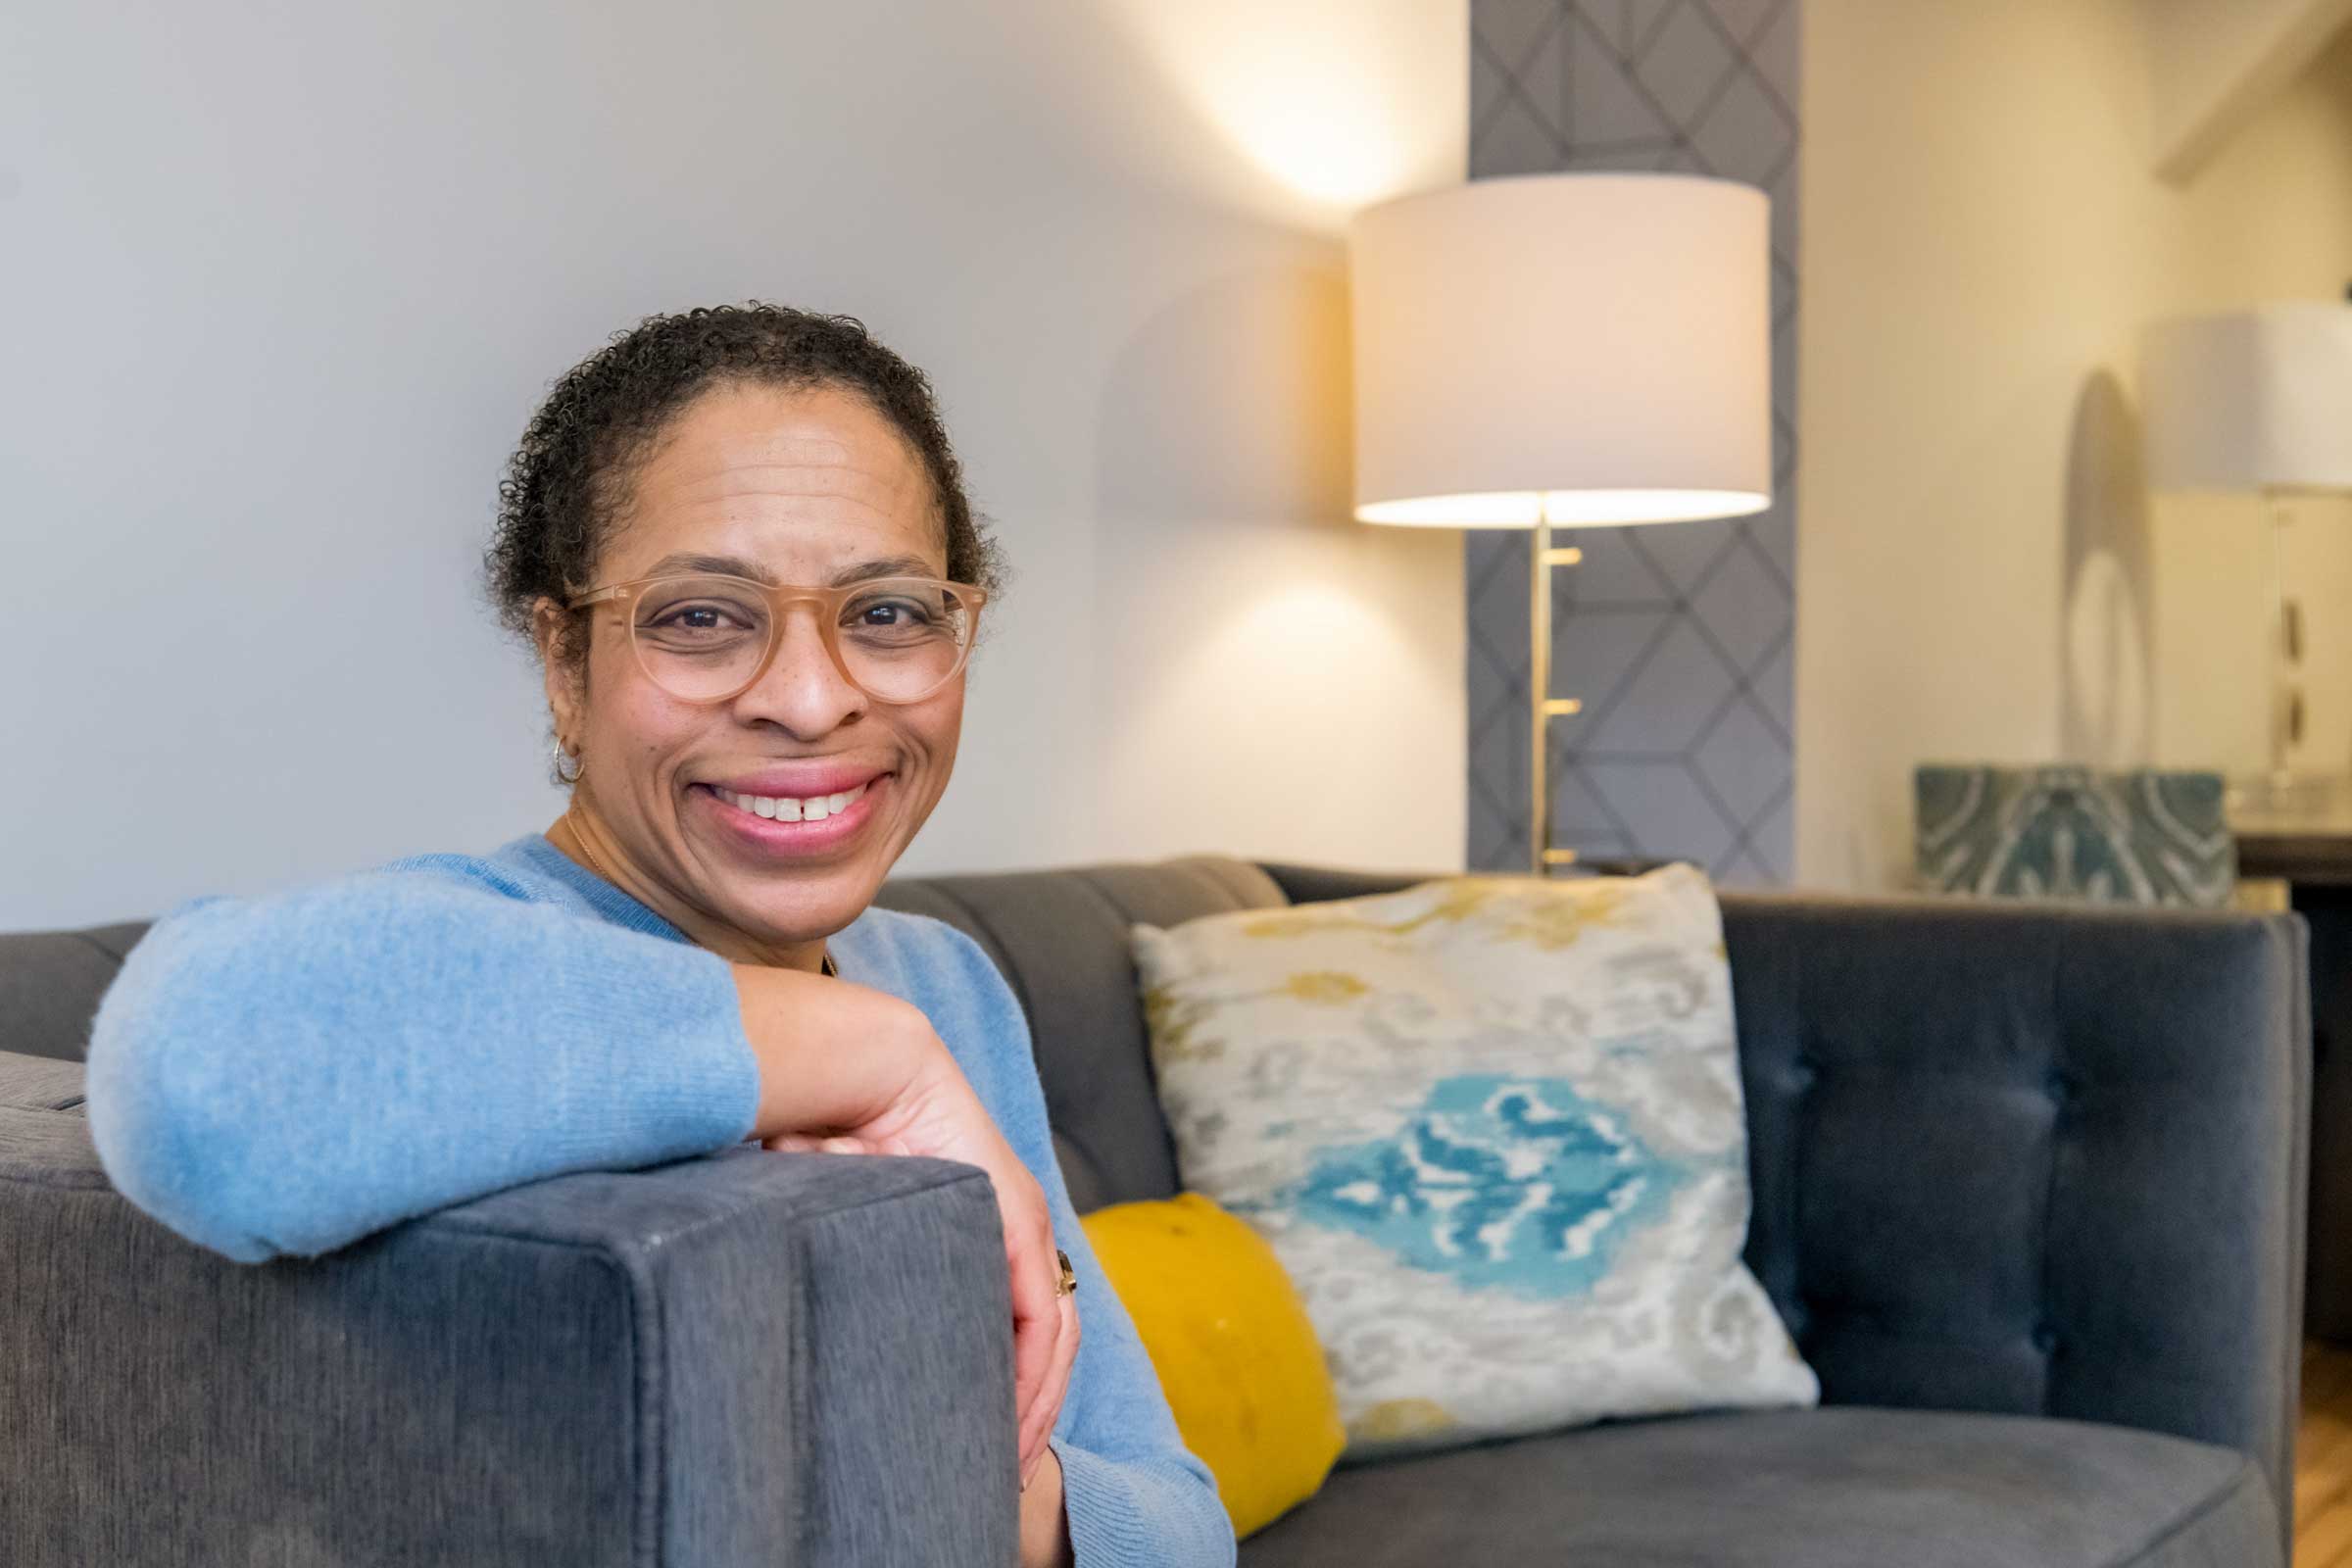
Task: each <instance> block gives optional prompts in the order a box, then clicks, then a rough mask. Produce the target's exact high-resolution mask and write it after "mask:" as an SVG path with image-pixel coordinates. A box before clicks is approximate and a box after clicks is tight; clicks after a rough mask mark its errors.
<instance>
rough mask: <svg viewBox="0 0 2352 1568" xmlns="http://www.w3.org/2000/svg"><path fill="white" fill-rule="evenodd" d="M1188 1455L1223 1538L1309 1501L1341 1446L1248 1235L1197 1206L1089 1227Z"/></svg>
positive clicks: (1284, 1279)
mask: <svg viewBox="0 0 2352 1568" xmlns="http://www.w3.org/2000/svg"><path fill="white" fill-rule="evenodd" d="M1083 1223H1084V1224H1085V1226H1086V1239H1087V1241H1088V1242H1089V1243H1091V1244H1092V1245H1093V1247H1094V1249H1095V1257H1096V1259H1097V1261H1099V1262H1100V1263H1101V1264H1102V1265H1103V1272H1104V1273H1105V1274H1107V1275H1109V1276H1110V1283H1111V1286H1112V1288H1113V1289H1114V1290H1116V1291H1117V1292H1118V1293H1119V1299H1120V1300H1121V1301H1123V1302H1125V1303H1126V1306H1127V1311H1128V1314H1129V1315H1130V1316H1132V1317H1133V1318H1134V1319H1135V1329H1136V1332H1137V1333H1138V1334H1139V1335H1141V1336H1142V1337H1143V1341H1144V1349H1145V1350H1146V1352H1148V1353H1149V1354H1150V1355H1151V1357H1152V1369H1153V1370H1154V1371H1156V1372H1157V1373H1158V1374H1159V1386H1160V1388H1161V1389H1162V1390H1164V1391H1165V1392H1166V1394H1167V1397H1168V1405H1169V1407H1170V1408H1171V1409H1173V1410H1174V1411H1175V1412H1176V1430H1177V1431H1178V1432H1180V1433H1182V1434H1183V1435H1184V1445H1185V1446H1186V1447H1188V1448H1190V1449H1192V1450H1193V1452H1194V1453H1195V1454H1197V1455H1199V1456H1200V1459H1201V1463H1203V1464H1205V1465H1207V1466H1208V1468H1209V1471H1210V1472H1211V1473H1212V1474H1213V1475H1215V1476H1216V1478H1217V1493H1218V1495H1220V1496H1222V1497H1223V1498H1224V1499H1225V1511H1226V1512H1227V1513H1228V1514H1230V1515H1232V1516H1233V1533H1234V1534H1235V1535H1236V1536H1246V1535H1248V1534H1250V1532H1251V1531H1253V1530H1258V1529H1262V1528H1263V1527H1264V1526H1266V1525H1269V1524H1272V1523H1273V1522H1274V1521H1275V1520H1277V1519H1279V1518H1281V1517H1282V1516H1283V1515H1284V1514H1285V1513H1288V1512H1289V1511H1290V1510H1291V1509H1293V1508H1295V1507H1297V1506H1298V1505H1299V1503H1301V1502H1304V1501H1305V1500H1306V1499H1307V1498H1309V1497H1311V1496H1313V1495H1315V1490H1316V1489H1317V1488H1318V1487H1320V1486H1322V1485H1323V1478H1324V1477H1325V1476H1327V1475H1329V1474H1331V1467H1332V1464H1333V1463H1334V1462H1335V1461H1336V1460H1337V1459H1338V1458H1339V1456H1340V1449H1341V1448H1342V1447H1343V1446H1345V1445H1346V1443H1347V1441H1348V1434H1347V1432H1346V1430H1345V1429H1344V1428H1343V1427H1342V1426H1341V1425H1340V1404H1339V1398H1338V1397H1337V1396H1336V1395H1335V1394H1334V1393H1333V1392H1332V1387H1331V1374H1330V1372H1329V1371H1327V1370H1326V1369H1325V1368H1324V1365H1323V1348H1322V1347H1321V1346H1320V1345H1318V1344H1317V1343H1316V1342H1315V1330H1314V1325H1313V1324H1311V1323H1309V1322H1308V1321H1307V1319H1306V1309H1305V1308H1304V1307H1303V1306H1301V1305H1300V1304H1299V1296H1298V1293H1297V1292H1296V1291H1294V1290H1292V1289H1291V1278H1290V1276H1289V1275H1288V1274H1286V1273H1284V1272H1283V1269H1282V1264H1281V1263H1280V1262H1279V1261H1278V1260H1277V1259H1276V1258H1275V1256H1274V1250H1273V1249H1272V1248H1269V1247H1268V1246H1266V1244H1265V1243H1264V1242H1262V1241H1260V1240H1259V1239H1258V1236H1257V1233H1256V1232H1255V1231H1253V1230H1251V1229H1250V1227H1249V1226H1247V1225H1245V1224H1243V1223H1242V1222H1241V1221H1240V1220H1238V1219H1236V1218H1234V1216H1233V1215H1231V1214H1228V1213H1227V1212H1226V1211H1225V1210H1223V1209H1222V1208H1219V1207H1218V1206H1217V1205H1216V1204H1215V1203H1212V1202H1210V1201H1208V1200H1207V1199H1205V1198H1202V1197H1201V1196H1200V1195H1199V1194H1197V1193H1187V1194H1185V1195H1184V1196H1183V1197H1181V1198H1172V1199H1168V1200H1166V1201H1160V1202H1149V1203H1118V1204H1114V1205H1113V1206H1111V1207H1109V1208H1103V1209H1097V1210H1096V1211H1095V1212H1094V1213H1092V1214H1089V1215H1087V1216H1086V1218H1085V1220H1084V1222H1083Z"/></svg>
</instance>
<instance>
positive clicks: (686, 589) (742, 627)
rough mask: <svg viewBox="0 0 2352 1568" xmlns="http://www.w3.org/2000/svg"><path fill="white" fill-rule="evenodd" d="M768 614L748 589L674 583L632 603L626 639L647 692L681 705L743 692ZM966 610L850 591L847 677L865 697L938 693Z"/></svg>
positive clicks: (843, 631) (935, 590)
mask: <svg viewBox="0 0 2352 1568" xmlns="http://www.w3.org/2000/svg"><path fill="white" fill-rule="evenodd" d="M774 618H775V617H774V614H773V612H772V611H771V610H770V609H769V607H768V602H767V600H766V599H765V598H763V597H762V596H761V595H760V592H759V591H758V590H757V589H756V588H754V587H753V586H752V585H751V584H749V583H745V582H741V581H739V580H736V579H733V578H728V577H675V578H669V579H666V580H664V581H662V582H658V583H653V584H650V585H649V586H647V587H646V589H645V590H644V591H643V592H642V593H640V594H639V595H638V596H637V603H636V608H635V611H634V613H632V614H631V616H630V620H629V630H630V635H631V636H632V637H633V638H634V639H635V641H636V645H637V660H638V662H639V663H640V664H642V665H643V666H644V668H645V672H646V674H647V675H649V676H651V677H652V678H653V680H654V683H655V684H656V685H658V686H660V687H661V688H662V690H663V691H666V692H668V693H669V694H670V695H671V696H673V697H677V698H680V699H683V700H684V701H687V702H717V701H721V700H724V699H726V698H729V697H732V696H734V695H736V694H737V693H739V692H741V691H742V690H744V689H745V688H746V687H747V686H749V685H750V684H751V682H752V679H753V677H754V676H755V675H756V674H758V672H759V669H760V661H761V660H763V659H765V658H766V657H767V649H768V643H769V641H770V640H771V639H772V638H773V637H774V636H775V634H776V629H775V626H774V624H773V621H774ZM972 618H973V617H972V608H971V606H970V604H969V603H968V602H967V601H966V600H965V599H964V598H963V597H962V596H961V595H959V594H957V593H956V591H955V589H954V588H953V587H952V586H949V585H947V584H943V583H932V582H923V581H919V580H914V579H905V578H892V579H884V580H881V581H876V582H871V583H861V584H859V585H858V587H856V588H854V589H852V590H850V591H849V592H848V593H847V594H846V596H845V597H844V599H843V601H842V605H841V613H840V617H839V619H838V621H837V622H836V624H835V627H834V639H833V640H834V645H835V647H836V648H838V649H839V650H840V656H841V662H842V664H843V666H844V667H845V668H846V670H847V672H848V674H849V677H850V679H851V680H852V681H854V682H856V683H857V684H858V686H859V687H860V688H862V689H863V690H864V691H865V692H866V694H867V695H868V696H871V697H874V698H876V699H878V700H880V701H882V702H886V703H910V702H913V701H915V700H916V699H918V698H921V697H925V696H928V695H929V694H930V693H932V692H934V691H937V690H938V689H939V688H940V687H941V686H943V685H945V684H946V683H947V682H948V680H949V679H950V677H952V676H953V675H954V674H955V673H956V670H957V669H958V668H959V667H960V666H961V665H962V663H963V656H964V650H965V648H966V646H967V645H968V644H969V643H970V641H971V631H972Z"/></svg>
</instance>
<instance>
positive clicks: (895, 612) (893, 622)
mask: <svg viewBox="0 0 2352 1568" xmlns="http://www.w3.org/2000/svg"><path fill="white" fill-rule="evenodd" d="M856 618H857V621H858V624H859V625H861V626H881V627H885V628H891V627H904V626H920V625H923V624H925V623H926V622H927V621H928V620H929V619H930V617H929V616H928V615H926V614H924V613H923V611H922V607H921V606H919V605H915V604H912V603H910V602H908V601H907V600H904V599H885V600H878V601H876V602H875V603H873V604H869V605H862V606H860V607H858V611H857V613H856Z"/></svg>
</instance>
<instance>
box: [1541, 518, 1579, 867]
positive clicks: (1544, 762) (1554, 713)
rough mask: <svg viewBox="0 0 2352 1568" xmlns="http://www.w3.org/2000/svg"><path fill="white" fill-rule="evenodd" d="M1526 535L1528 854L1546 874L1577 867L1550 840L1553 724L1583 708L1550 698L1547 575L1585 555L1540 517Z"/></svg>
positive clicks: (1572, 854)
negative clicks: (1556, 540) (1557, 541)
mask: <svg viewBox="0 0 2352 1568" xmlns="http://www.w3.org/2000/svg"><path fill="white" fill-rule="evenodd" d="M1527 537H1528V552H1527V690H1528V708H1527V736H1528V740H1527V763H1528V765H1527V771H1528V791H1529V793H1528V802H1527V807H1528V809H1527V852H1528V862H1529V868H1530V869H1531V870H1533V871H1534V872H1535V873H1536V875H1538V876H1547V875H1549V874H1550V872H1551V868H1552V867H1553V866H1555V865H1574V864H1575V863H1576V852H1575V851H1574V850H1563V849H1558V848H1555V847H1554V846H1553V844H1552V842H1551V721H1552V720H1553V719H1555V718H1564V717H1566V716H1568V715H1569V714H1571V713H1581V712H1583V711H1585V705H1584V703H1583V702H1581V701H1580V700H1578V699H1577V698H1574V697H1554V696H1552V695H1551V571H1552V568H1553V567H1554V566H1573V565H1575V564H1577V563H1579V562H1581V561H1583V560H1584V559H1585V553H1584V552H1583V551H1582V550H1579V549H1577V548H1576V547H1575V546H1574V545H1559V546H1555V545H1553V544H1552V542H1551V524H1550V523H1549V522H1547V521H1544V520H1541V519H1539V520H1538V521H1537V523H1536V525H1535V527H1533V528H1531V529H1529V530H1528V535H1527Z"/></svg>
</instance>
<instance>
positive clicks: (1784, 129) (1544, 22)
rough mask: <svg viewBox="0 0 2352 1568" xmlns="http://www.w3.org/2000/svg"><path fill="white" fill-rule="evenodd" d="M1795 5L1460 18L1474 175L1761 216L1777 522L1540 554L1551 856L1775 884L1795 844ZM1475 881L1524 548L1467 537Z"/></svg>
mask: <svg viewBox="0 0 2352 1568" xmlns="http://www.w3.org/2000/svg"><path fill="white" fill-rule="evenodd" d="M1797 13H1798V0H1471V4H1470V177H1471V178H1473V179H1482V178H1490V177H1493V176H1495V175H1500V174H1528V173H1541V172H1553V171H1561V170H1665V171H1684V172H1692V173H1701V174H1716V175H1720V176H1722V177H1724V178H1727V179H1737V180H1741V181H1744V182H1745V183H1747V184H1751V185H1757V186H1760V187H1762V188H1763V190H1764V191H1765V192H1766V193H1767V194H1768V195H1770V196H1771V198H1772V373H1773V389H1772V430H1773V505H1772V507H1771V510H1769V511H1767V512H1762V513H1759V514H1757V515H1755V516H1752V517H1740V518H1734V519H1731V520H1729V521H1721V522H1677V523H1663V524H1653V525H1651V526H1648V527H1642V528H1584V529H1577V530H1574V531H1573V532H1570V533H1566V534H1563V535H1559V536H1556V542H1557V543H1561V544H1573V545H1577V546H1579V547H1581V548H1582V549H1583V551H1584V553H1585V559H1584V563H1583V564H1581V565H1576V566H1568V567H1561V568H1558V569H1556V570H1555V571H1554V572H1553V574H1552V591H1553V604H1552V689H1551V694H1550V695H1552V696H1555V697H1579V698H1582V699H1583V700H1584V704H1585V708H1584V711H1583V713H1582V714H1579V715H1576V716H1571V717H1565V718H1555V719H1553V720H1552V721H1551V722H1550V724H1549V725H1548V726H1547V727H1548V729H1549V731H1550V744H1551V755H1550V779H1551V787H1552V842H1553V843H1554V844H1555V845H1559V846H1563V847H1566V848H1570V849H1574V850H1577V851H1579V852H1580V853H1582V854H1585V855H1587V856H1606V855H1646V856H1670V857H1676V858H1686V859H1692V860H1696V861H1697V862H1698V863H1699V864H1701V865H1704V866H1705V867H1707V869H1708V870H1709V871H1710V872H1711V873H1712V874H1713V875H1714V876H1715V878H1716V879H1717V880H1718V881H1722V882H1727V883H1746V884H1755V883H1771V882H1782V881H1786V880H1788V878H1789V873H1790V869H1791V865H1792V862H1793V858H1794V856H1793V851H1794V847H1795V831H1794V823H1793V819H1792V817H1791V812H1790V807H1791V799H1792V792H1793V787H1794V781H1795V745H1794V740H1795V734H1796V725H1795V714H1794V696H1795V669H1794V663H1793V653H1794V643H1795V636H1796V521H1795V518H1796V512H1795V500H1796V497H1795V493H1794V489H1793V485H1794V480H1795V468H1796V281H1797V247H1796V234H1797V188H1796V148H1797V117H1796V105H1797V102H1798V99H1797V25H1798V14H1797ZM1463 538H1464V546H1463V548H1464V550H1465V552H1466V557H1465V562H1464V565H1465V568H1466V569H1465V572H1464V578H1465V584H1466V592H1465V598H1466V606H1465V609H1466V613H1467V616H1468V629H1469V666H1470V667H1469V724H1470V735H1469V741H1470V746H1469V755H1470V826H1469V835H1470V836H1469V844H1468V846H1467V855H1468V861H1469V864H1470V865H1471V866H1472V867H1474V868H1479V869H1499V870H1519V869H1524V868H1525V866H1526V865H1527V773H1528V768H1527V745H1528V727H1529V726H1528V714H1527V709H1528V690H1527V571H1528V565H1527V535H1526V534H1524V533H1520V532H1515V531H1508V530H1500V531H1475V530H1474V531H1471V532H1468V533H1466V534H1465V535H1464V536H1463Z"/></svg>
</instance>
